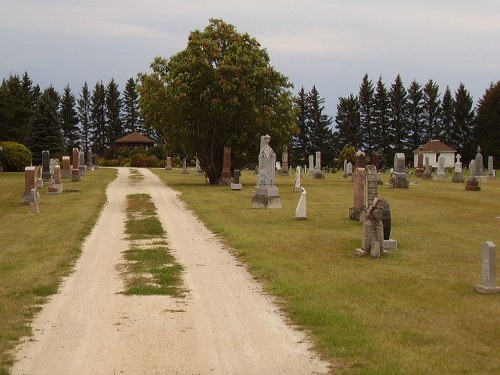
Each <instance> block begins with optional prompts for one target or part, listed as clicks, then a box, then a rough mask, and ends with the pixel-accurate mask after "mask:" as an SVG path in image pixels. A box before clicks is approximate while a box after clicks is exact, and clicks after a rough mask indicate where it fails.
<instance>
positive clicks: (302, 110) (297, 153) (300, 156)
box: [290, 87, 311, 165]
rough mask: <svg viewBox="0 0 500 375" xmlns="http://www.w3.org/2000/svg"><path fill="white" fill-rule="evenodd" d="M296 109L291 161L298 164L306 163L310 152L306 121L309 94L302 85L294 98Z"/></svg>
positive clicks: (307, 122)
mask: <svg viewBox="0 0 500 375" xmlns="http://www.w3.org/2000/svg"><path fill="white" fill-rule="evenodd" d="M295 107H296V109H297V120H296V121H297V129H298V132H297V133H296V134H295V135H294V136H293V138H292V142H293V143H292V150H291V151H292V152H291V158H290V159H291V161H292V162H294V163H297V164H299V165H302V164H306V163H307V158H308V155H309V154H310V152H311V147H310V130H309V121H308V112H309V96H308V95H307V93H306V91H305V90H304V87H302V88H301V89H300V91H299V93H298V94H297V97H296V98H295Z"/></svg>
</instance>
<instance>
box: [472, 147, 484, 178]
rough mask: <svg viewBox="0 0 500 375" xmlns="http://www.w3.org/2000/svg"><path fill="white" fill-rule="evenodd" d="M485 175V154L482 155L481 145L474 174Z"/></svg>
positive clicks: (476, 175)
mask: <svg viewBox="0 0 500 375" xmlns="http://www.w3.org/2000/svg"><path fill="white" fill-rule="evenodd" d="M483 175H484V165H483V155H481V147H478V148H477V154H476V158H475V159H474V176H475V177H476V178H477V177H482V176H483Z"/></svg>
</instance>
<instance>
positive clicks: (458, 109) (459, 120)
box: [451, 83, 478, 160]
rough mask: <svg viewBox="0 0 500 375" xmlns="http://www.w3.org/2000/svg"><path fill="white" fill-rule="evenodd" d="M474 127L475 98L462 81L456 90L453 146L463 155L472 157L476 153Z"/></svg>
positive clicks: (467, 157)
mask: <svg viewBox="0 0 500 375" xmlns="http://www.w3.org/2000/svg"><path fill="white" fill-rule="evenodd" d="M475 135H476V132H475V127H474V109H473V99H472V97H471V96H470V94H469V92H468V91H467V90H466V89H465V86H464V84H463V83H460V85H459V87H458V89H457V91H456V92H455V107H454V111H453V133H452V136H451V139H452V146H453V147H455V148H456V149H457V150H458V152H460V153H461V154H462V157H464V158H465V160H467V159H472V158H473V157H474V155H475V153H476V149H477V146H478V145H477V141H476V139H475V138H474V136H475Z"/></svg>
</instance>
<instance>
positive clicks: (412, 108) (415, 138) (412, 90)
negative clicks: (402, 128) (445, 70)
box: [406, 80, 424, 154]
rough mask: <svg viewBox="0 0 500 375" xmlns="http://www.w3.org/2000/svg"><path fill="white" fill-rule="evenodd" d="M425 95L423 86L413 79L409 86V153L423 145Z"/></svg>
mask: <svg viewBox="0 0 500 375" xmlns="http://www.w3.org/2000/svg"><path fill="white" fill-rule="evenodd" d="M423 97H424V94H423V92H422V87H421V86H420V84H419V83H418V82H417V81H415V80H413V82H412V83H411V85H410V87H409V88H408V102H407V112H408V128H409V131H410V133H409V144H408V149H407V150H406V151H407V154H411V153H412V151H413V150H415V149H417V148H418V147H419V146H421V145H422V134H423V128H424V124H423V115H424V113H423V112H424V111H423Z"/></svg>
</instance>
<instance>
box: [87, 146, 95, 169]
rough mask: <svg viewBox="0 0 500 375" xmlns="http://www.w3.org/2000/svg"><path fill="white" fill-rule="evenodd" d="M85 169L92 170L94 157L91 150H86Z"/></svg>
mask: <svg viewBox="0 0 500 375" xmlns="http://www.w3.org/2000/svg"><path fill="white" fill-rule="evenodd" d="M87 169H88V170H91V171H93V170H94V155H92V150H87Z"/></svg>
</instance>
